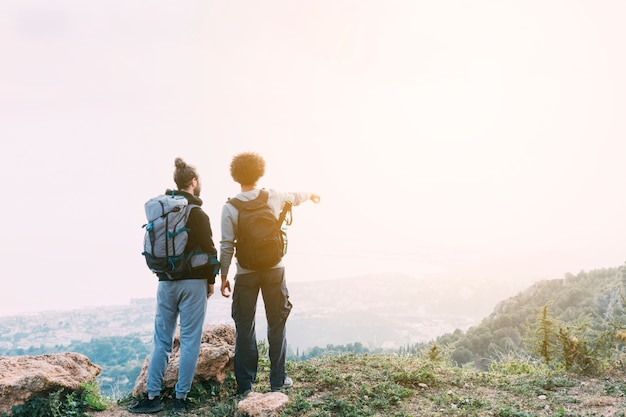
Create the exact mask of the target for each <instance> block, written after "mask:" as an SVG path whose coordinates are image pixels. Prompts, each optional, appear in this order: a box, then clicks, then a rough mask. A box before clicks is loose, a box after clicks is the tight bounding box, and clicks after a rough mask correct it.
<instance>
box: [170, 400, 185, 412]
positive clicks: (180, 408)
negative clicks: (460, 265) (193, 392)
mask: <svg viewBox="0 0 626 417" xmlns="http://www.w3.org/2000/svg"><path fill="white" fill-rule="evenodd" d="M185 411H187V399H186V398H174V401H173V402H172V412H174V413H184V412H185Z"/></svg>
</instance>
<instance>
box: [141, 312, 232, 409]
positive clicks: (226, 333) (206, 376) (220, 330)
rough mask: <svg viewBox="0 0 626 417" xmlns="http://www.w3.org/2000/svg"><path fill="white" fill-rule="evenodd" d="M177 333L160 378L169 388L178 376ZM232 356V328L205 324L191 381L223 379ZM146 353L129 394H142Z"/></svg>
mask: <svg viewBox="0 0 626 417" xmlns="http://www.w3.org/2000/svg"><path fill="white" fill-rule="evenodd" d="M179 351H180V340H179V334H178V332H177V333H176V336H175V337H174V347H173V348H172V354H171V355H170V360H169V362H168V365H167V370H166V371H165V376H164V378H163V386H165V387H167V388H173V387H174V386H175V385H176V380H177V378H178V363H179V360H180V352H179ZM234 357H235V328H234V327H233V326H231V325H227V324H217V325H210V326H205V327H204V329H203V331H202V342H201V345H200V356H199V357H198V367H197V369H196V375H195V377H194V383H196V382H201V381H209V380H215V381H217V382H219V383H222V382H224V379H226V371H232V370H233V369H234V361H233V359H234ZM149 361H150V357H149V356H148V357H146V359H145V360H144V362H143V366H142V368H141V373H140V374H139V376H138V377H137V380H136V381H135V387H134V388H133V396H134V397H135V398H140V397H142V396H143V395H144V394H145V393H146V391H147V388H146V381H147V377H148V363H149Z"/></svg>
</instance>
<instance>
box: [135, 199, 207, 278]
mask: <svg viewBox="0 0 626 417" xmlns="http://www.w3.org/2000/svg"><path fill="white" fill-rule="evenodd" d="M194 207H198V206H197V205H195V204H189V201H188V200H187V199H186V198H185V197H183V196H181V195H174V193H173V192H172V193H171V194H163V195H159V196H156V197H154V198H151V199H150V200H148V201H147V202H146V204H145V211H146V218H147V219H148V223H147V224H144V225H143V227H145V229H146V232H145V235H144V242H143V253H142V255H143V256H144V257H145V258H146V264H147V265H148V268H150V270H151V271H152V272H154V273H155V274H157V275H158V276H159V278H166V279H168V280H177V279H181V278H185V277H188V276H189V274H190V273H191V269H192V268H195V267H198V266H202V265H206V264H207V263H208V262H209V255H208V254H206V253H204V252H202V251H200V250H198V251H194V252H192V253H190V254H189V256H187V257H185V247H186V246H187V240H188V233H187V231H188V229H187V227H186V224H187V220H188V219H189V213H190V212H191V209H192V208H194Z"/></svg>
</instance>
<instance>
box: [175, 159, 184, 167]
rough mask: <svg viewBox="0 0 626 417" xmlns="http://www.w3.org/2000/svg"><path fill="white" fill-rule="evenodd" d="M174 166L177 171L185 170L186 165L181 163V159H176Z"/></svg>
mask: <svg viewBox="0 0 626 417" xmlns="http://www.w3.org/2000/svg"><path fill="white" fill-rule="evenodd" d="M174 165H175V166H176V168H177V169H185V168H186V167H187V163H186V162H185V161H183V158H176V159H175V160H174Z"/></svg>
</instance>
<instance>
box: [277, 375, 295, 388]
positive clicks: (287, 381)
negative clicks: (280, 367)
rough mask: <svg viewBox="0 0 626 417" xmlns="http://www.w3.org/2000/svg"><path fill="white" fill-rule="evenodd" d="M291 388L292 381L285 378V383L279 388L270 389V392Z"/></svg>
mask: <svg viewBox="0 0 626 417" xmlns="http://www.w3.org/2000/svg"><path fill="white" fill-rule="evenodd" d="M291 387H293V380H292V379H291V378H289V377H288V376H286V377H285V381H284V382H283V385H282V386H281V387H272V392H277V391H280V390H281V389H289V388H291Z"/></svg>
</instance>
